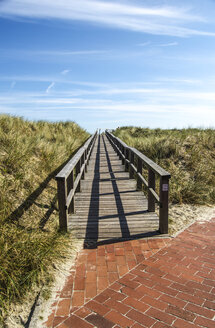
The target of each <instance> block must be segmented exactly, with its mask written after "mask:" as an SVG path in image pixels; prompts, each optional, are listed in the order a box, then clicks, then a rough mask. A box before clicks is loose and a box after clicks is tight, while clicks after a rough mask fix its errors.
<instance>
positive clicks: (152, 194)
mask: <svg viewBox="0 0 215 328" xmlns="http://www.w3.org/2000/svg"><path fill="white" fill-rule="evenodd" d="M105 134H106V136H107V138H108V139H109V141H110V143H111V144H112V146H113V147H114V148H115V150H116V152H117V153H118V155H119V156H120V157H121V159H122V164H124V165H125V170H126V171H129V176H130V178H134V177H136V179H137V190H142V185H143V184H144V185H145V186H146V188H147V190H148V211H149V212H154V211H155V202H156V203H158V204H159V231H160V233H162V234H167V233H168V207H169V205H168V204H169V179H170V178H171V175H170V173H169V172H167V171H166V170H164V169H163V168H162V167H161V166H159V165H158V164H156V163H155V162H153V161H152V160H151V159H150V158H148V157H147V156H146V155H144V154H142V153H141V152H140V151H138V150H137V149H136V148H133V147H129V146H128V145H127V144H126V143H125V142H123V141H122V140H121V139H120V138H117V137H115V136H114V135H113V134H112V133H111V132H109V131H108V130H106V131H105ZM135 160H136V161H135ZM135 163H137V167H136V166H135ZM143 164H145V165H146V166H147V168H148V181H147V180H146V179H145V178H144V177H143V175H142V169H143ZM155 175H158V176H159V178H160V191H159V195H158V194H157V193H156V191H155Z"/></svg>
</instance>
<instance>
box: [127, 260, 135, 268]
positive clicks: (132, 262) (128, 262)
mask: <svg viewBox="0 0 215 328" xmlns="http://www.w3.org/2000/svg"><path fill="white" fill-rule="evenodd" d="M127 264H128V268H129V270H131V269H133V268H134V267H135V266H136V265H137V263H136V261H135V260H129V261H127Z"/></svg>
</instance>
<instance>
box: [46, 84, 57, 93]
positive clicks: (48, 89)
mask: <svg viewBox="0 0 215 328" xmlns="http://www.w3.org/2000/svg"><path fill="white" fill-rule="evenodd" d="M54 86H55V82H52V83H51V84H50V85H49V86H48V88H47V89H46V93H49V92H50V90H51V89H52V88H53V87H54Z"/></svg>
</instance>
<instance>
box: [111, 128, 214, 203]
mask: <svg viewBox="0 0 215 328" xmlns="http://www.w3.org/2000/svg"><path fill="white" fill-rule="evenodd" d="M113 133H114V135H115V136H117V137H119V138H120V139H122V140H123V141H124V142H125V143H127V144H128V145H129V146H132V147H135V148H137V149H138V150H139V151H141V152H142V153H144V154H145V155H146V156H148V157H149V158H150V159H152V160H153V161H154V162H156V163H157V164H159V165H160V166H162V167H163V168H164V169H166V170H167V171H169V172H170V173H171V176H172V177H171V180H170V201H171V202H172V204H198V205H208V204H214V202H215V130H214V129H194V128H188V129H180V130H179V129H172V130H162V129H148V128H139V127H129V126H128V127H122V128H118V129H116V130H115V131H113Z"/></svg>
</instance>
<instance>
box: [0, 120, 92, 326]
mask: <svg viewBox="0 0 215 328" xmlns="http://www.w3.org/2000/svg"><path fill="white" fill-rule="evenodd" d="M88 137H89V134H88V133H87V132H86V131H85V130H83V129H81V128H80V127H79V126H78V125H77V124H75V123H74V122H65V123H62V122H59V123H48V122H43V121H40V122H29V121H25V120H23V119H22V118H17V117H11V116H7V115H1V116H0V323H1V324H2V323H3V321H4V319H5V317H6V315H7V313H8V311H9V310H10V307H11V304H14V303H16V302H19V301H22V299H23V297H24V296H25V295H26V293H27V292H29V291H30V290H31V289H32V286H33V285H34V284H37V285H41V284H48V283H49V282H50V281H51V280H52V276H51V275H50V268H51V267H52V265H53V263H54V262H56V261H57V260H58V259H61V260H62V259H63V258H64V257H65V255H66V253H67V250H68V245H70V244H71V239H70V237H69V235H68V234H66V233H61V232H59V231H58V211H57V208H56V206H57V205H56V182H55V180H54V177H55V175H56V173H57V172H58V171H59V170H60V167H61V165H62V164H63V163H65V162H66V161H67V160H68V159H69V158H71V156H72V154H73V153H74V152H75V150H76V149H77V148H79V147H80V146H81V145H82V144H83V142H84V141H85V140H86V139H87V138H88Z"/></svg>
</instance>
